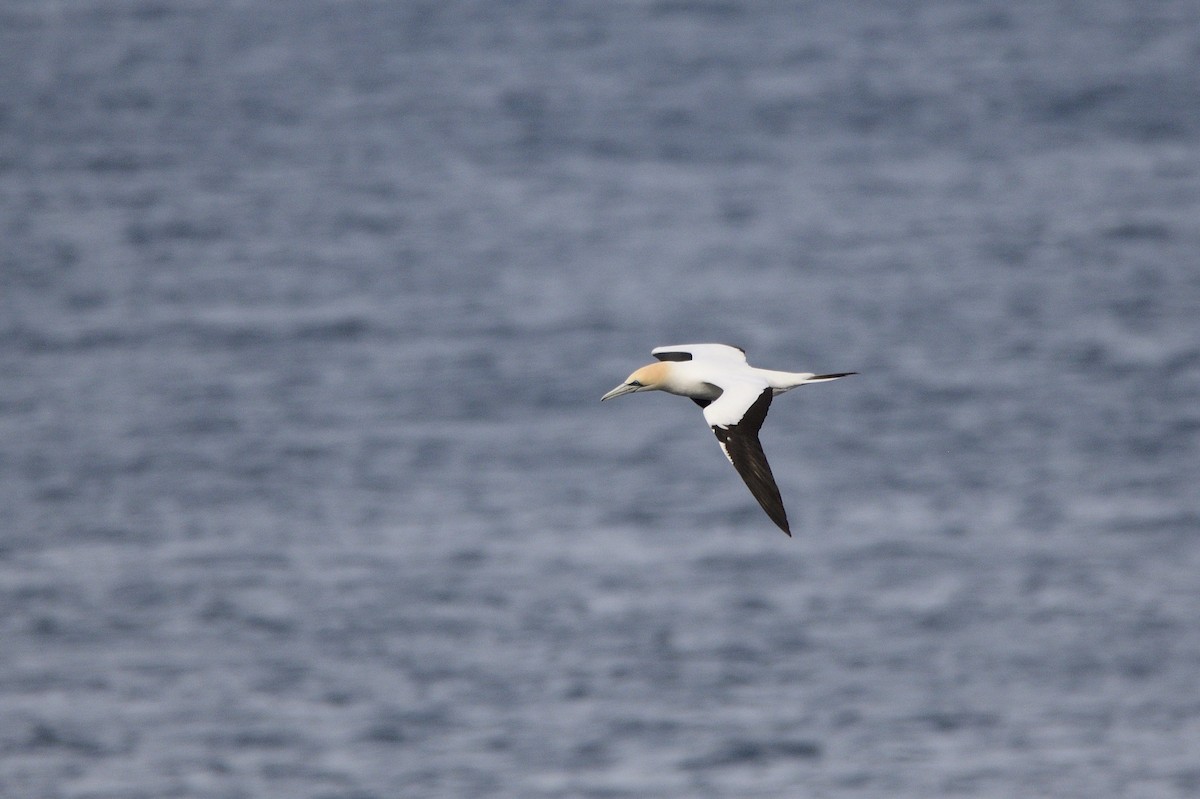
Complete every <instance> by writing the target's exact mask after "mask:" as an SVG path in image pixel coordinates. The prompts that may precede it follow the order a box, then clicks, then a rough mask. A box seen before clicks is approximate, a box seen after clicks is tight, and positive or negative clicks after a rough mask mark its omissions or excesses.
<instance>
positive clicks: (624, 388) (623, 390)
mask: <svg viewBox="0 0 1200 799" xmlns="http://www.w3.org/2000/svg"><path fill="white" fill-rule="evenodd" d="M637 390H638V387H637V386H631V385H629V384H628V383H622V384H621V385H619V386H617V387H616V388H614V389H613V390H612V391H610V392H608V393H607V394H605V395H604V396H603V397H601V398H600V401H601V402H604V401H605V400H606V399H612V398H613V397H619V396H621V395H622V394H629V393H630V392H633V391H637Z"/></svg>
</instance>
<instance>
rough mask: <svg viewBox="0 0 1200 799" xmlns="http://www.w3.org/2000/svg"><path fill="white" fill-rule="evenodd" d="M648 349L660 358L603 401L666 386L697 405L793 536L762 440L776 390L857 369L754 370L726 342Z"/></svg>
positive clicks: (770, 510) (782, 526)
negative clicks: (819, 371)
mask: <svg viewBox="0 0 1200 799" xmlns="http://www.w3.org/2000/svg"><path fill="white" fill-rule="evenodd" d="M650 354H651V355H653V356H654V357H655V358H657V359H658V361H657V362H655V363H652V364H649V365H647V366H643V367H642V368H641V369H638V370H637V371H635V372H634V373H633V374H631V375H630V376H629V377H628V378H627V379H626V380H625V382H624V383H622V384H621V385H619V386H617V387H616V388H614V389H613V390H612V391H610V392H608V393H607V394H605V395H604V396H603V397H601V398H600V401H601V402H603V401H604V400H606V399H612V398H613V397H619V396H621V395H622V394H632V393H634V392H635V391H666V392H667V393H669V394H678V395H679V396H681V397H687V398H688V399H690V400H691V401H692V402H694V403H696V404H697V405H699V406H700V407H701V408H703V409H704V419H705V421H707V422H708V424H709V426H710V427H712V431H713V433H715V434H716V436H717V441H718V443H720V445H721V451H722V452H724V453H725V457H726V458H728V459H729V462H730V463H732V464H733V468H735V469H737V472H738V474H740V475H741V476H742V479H743V480H744V481H745V482H746V486H747V487H748V488H749V489H750V493H751V494H753V495H754V498H755V499H757V500H758V504H759V505H762V509H763V510H765V511H766V512H767V515H768V516H770V517H771V521H773V522H775V524H777V525H779V529H781V530H783V532H785V533H787V534H788V535H789V536H790V535H791V534H792V531H791V529H790V528H789V526H788V520H787V512H786V511H784V509H783V499H782V497H780V496H779V487H778V486H777V485H775V477H774V476H773V475H772V474H771V467H770V465H769V464H768V463H767V456H766V455H765V454H763V449H762V444H760V443H759V441H758V430H759V428H761V427H762V423H763V420H764V419H766V418H767V409H768V408H770V407H771V399H772V398H773V397H774V396H775V395H776V394H782V393H783V392H785V391H790V390H791V389H793V388H796V387H797V386H803V385H806V384H808V383H824V382H827V381H829V380H837V379H838V378H839V377H846V376H847V375H853V374H858V373H857V372H838V373H837V374H827V375H818V374H813V373H812V372H776V371H773V370H771V369H756V368H755V367H753V366H751V365H750V364H748V363H746V351H745V350H743V349H741V348H740V347H731V346H729V345H727V344H680V345H677V346H671V347H656V348H655V349H653V350H651V351H650Z"/></svg>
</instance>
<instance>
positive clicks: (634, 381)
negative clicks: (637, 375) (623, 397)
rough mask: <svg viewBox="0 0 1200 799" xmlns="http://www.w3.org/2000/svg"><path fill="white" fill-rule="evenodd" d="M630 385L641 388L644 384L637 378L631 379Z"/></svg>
mask: <svg viewBox="0 0 1200 799" xmlns="http://www.w3.org/2000/svg"><path fill="white" fill-rule="evenodd" d="M629 385H631V386H633V387H634V388H641V387H642V384H641V382H640V381H637V380H630V381H629Z"/></svg>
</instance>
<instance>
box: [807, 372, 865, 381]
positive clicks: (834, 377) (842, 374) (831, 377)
mask: <svg viewBox="0 0 1200 799" xmlns="http://www.w3.org/2000/svg"><path fill="white" fill-rule="evenodd" d="M856 374H858V372H837V373H835V374H831V375H813V376H812V377H810V378H809V380H812V381H813V382H816V381H817V380H837V379H838V378H839V377H849V376H850V375H856Z"/></svg>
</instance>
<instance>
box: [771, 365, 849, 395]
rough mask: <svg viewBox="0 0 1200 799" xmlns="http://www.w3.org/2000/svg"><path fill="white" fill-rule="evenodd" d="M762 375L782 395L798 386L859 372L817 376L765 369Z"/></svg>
mask: <svg viewBox="0 0 1200 799" xmlns="http://www.w3.org/2000/svg"><path fill="white" fill-rule="evenodd" d="M761 374H763V375H765V376H766V378H767V382H768V383H769V384H770V385H771V388H773V389H775V393H776V394H782V393H783V392H785V391H791V390H792V389H793V388H796V387H797V386H803V385H807V384H809V383H826V382H828V381H830V380H837V379H838V378H841V377H846V376H847V375H856V374H858V372H838V373H837V374H827V375H815V374H813V373H812V372H772V371H767V370H765V369H764V370H762V371H761Z"/></svg>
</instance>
